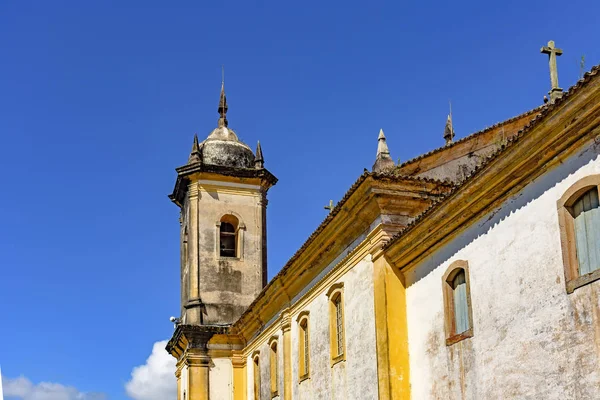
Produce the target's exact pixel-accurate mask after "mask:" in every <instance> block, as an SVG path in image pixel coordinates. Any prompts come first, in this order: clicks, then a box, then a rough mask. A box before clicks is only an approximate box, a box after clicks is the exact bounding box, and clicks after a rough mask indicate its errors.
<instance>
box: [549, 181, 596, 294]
mask: <svg viewBox="0 0 600 400" xmlns="http://www.w3.org/2000/svg"><path fill="white" fill-rule="evenodd" d="M599 187H600V175H590V176H586V177H585V178H583V179H581V180H579V181H578V182H576V183H575V184H573V186H571V187H570V188H569V189H567V191H566V192H565V193H564V194H563V196H562V197H561V198H560V199H559V200H558V202H557V207H558V217H559V227H560V239H561V245H562V255H563V264H564V267H565V283H566V286H567V293H571V292H573V291H574V290H575V289H577V288H578V287H580V286H583V285H587V284H588V283H591V282H594V281H596V280H598V279H600V201H599V196H598V188H599Z"/></svg>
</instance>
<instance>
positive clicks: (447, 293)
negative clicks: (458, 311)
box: [442, 260, 473, 346]
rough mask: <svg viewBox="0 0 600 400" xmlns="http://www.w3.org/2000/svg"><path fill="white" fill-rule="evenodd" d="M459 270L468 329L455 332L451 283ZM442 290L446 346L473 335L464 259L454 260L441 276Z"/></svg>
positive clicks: (469, 295)
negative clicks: (463, 288)
mask: <svg viewBox="0 0 600 400" xmlns="http://www.w3.org/2000/svg"><path fill="white" fill-rule="evenodd" d="M461 271H463V272H464V274H465V282H466V286H467V287H466V292H467V316H468V319H469V329H467V330H466V331H464V332H456V322H455V321H456V315H455V311H454V310H455V308H454V289H453V287H452V283H453V281H454V278H455V277H456V275H457V274H459V273H460V272H461ZM442 292H443V296H444V325H445V331H446V346H451V345H453V344H455V343H458V342H460V341H461V340H464V339H467V338H470V337H473V307H472V306H471V283H470V277H469V263H468V262H467V261H465V260H457V261H454V262H453V263H452V264H450V266H449V267H448V269H447V270H446V273H445V274H444V276H443V277H442Z"/></svg>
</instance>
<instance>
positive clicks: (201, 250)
mask: <svg viewBox="0 0 600 400" xmlns="http://www.w3.org/2000/svg"><path fill="white" fill-rule="evenodd" d="M191 185H195V188H197V198H193V197H192V198H190V199H189V200H188V201H186V206H185V212H186V215H185V216H184V224H183V228H182V233H183V232H184V231H185V229H186V227H187V229H188V230H191V229H194V228H193V227H194V226H197V229H198V235H197V242H195V243H194V242H193V241H192V239H193V235H189V237H190V242H189V243H188V248H190V247H191V246H197V253H194V252H193V251H191V250H189V251H188V253H189V254H188V257H187V260H186V261H187V264H188V265H190V266H193V265H194V262H193V260H192V259H191V258H192V257H194V254H198V261H197V262H196V263H195V264H196V265H198V274H197V276H198V278H197V282H194V280H193V279H190V277H189V276H188V274H187V273H183V274H182V288H184V287H189V288H190V289H189V290H188V293H189V297H190V299H189V300H192V301H193V300H194V293H198V290H199V294H200V300H201V301H202V303H203V304H204V306H205V313H204V314H203V316H202V317H203V323H205V324H211V323H232V322H234V321H235V320H236V319H237V318H239V316H240V315H241V314H242V313H243V312H244V311H245V310H246V309H247V308H248V306H249V305H250V303H252V301H253V300H254V299H255V298H256V296H257V295H258V294H259V293H260V291H261V290H262V288H263V275H264V274H265V273H266V271H265V268H264V266H263V211H264V208H263V200H262V189H261V188H260V186H257V185H249V184H244V183H233V182H217V181H202V180H201V181H198V182H194V183H192V184H191ZM190 193H194V191H193V190H190ZM193 201H196V202H197V207H190V206H189V204H187V203H188V202H193ZM194 210H197V211H196V212H195V213H194ZM192 214H195V215H192ZM226 214H230V215H234V216H235V217H236V218H238V219H239V223H240V226H241V228H240V229H239V233H238V235H239V239H238V241H239V253H238V257H237V258H232V257H221V256H220V252H219V226H218V223H219V221H220V220H221V218H222V217H223V216H224V215H226ZM182 245H183V244H182ZM183 258H185V257H183ZM188 270H189V269H188V268H187V267H186V266H184V267H183V271H184V272H187V271H188ZM184 322H185V321H184Z"/></svg>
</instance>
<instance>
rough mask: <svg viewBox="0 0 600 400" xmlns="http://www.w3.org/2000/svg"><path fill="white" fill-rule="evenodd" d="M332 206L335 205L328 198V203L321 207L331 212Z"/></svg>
mask: <svg viewBox="0 0 600 400" xmlns="http://www.w3.org/2000/svg"><path fill="white" fill-rule="evenodd" d="M334 207H335V205H334V204H333V200H329V205H328V206H325V207H323V208H324V209H326V210H329V212H332V211H333V209H334Z"/></svg>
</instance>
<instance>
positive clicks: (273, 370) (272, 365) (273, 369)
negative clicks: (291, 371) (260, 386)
mask: <svg viewBox="0 0 600 400" xmlns="http://www.w3.org/2000/svg"><path fill="white" fill-rule="evenodd" d="M278 350H279V348H278V337H276V336H275V337H272V338H271V339H270V340H269V372H270V374H269V375H270V381H271V382H270V383H271V397H275V396H278V395H279V354H278Z"/></svg>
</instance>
